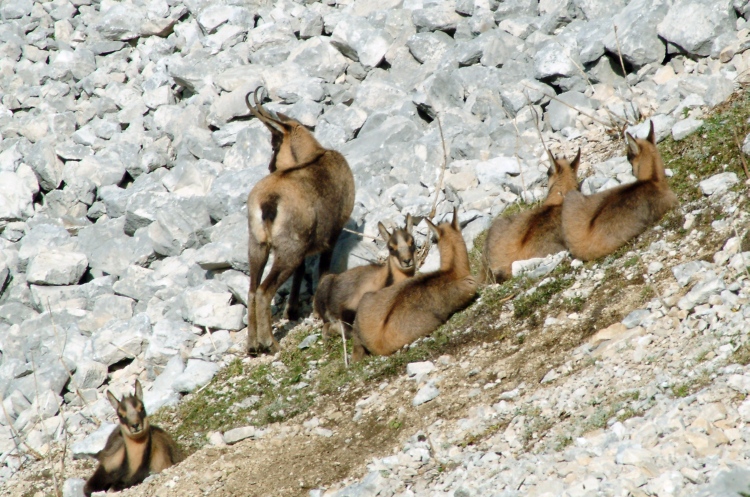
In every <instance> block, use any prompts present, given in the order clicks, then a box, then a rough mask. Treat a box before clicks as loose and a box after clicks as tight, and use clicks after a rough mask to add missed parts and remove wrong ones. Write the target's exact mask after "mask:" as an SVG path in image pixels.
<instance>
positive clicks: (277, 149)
mask: <svg viewBox="0 0 750 497" xmlns="http://www.w3.org/2000/svg"><path fill="white" fill-rule="evenodd" d="M259 92H261V93H262V92H263V88H262V87H258V88H257V89H256V90H255V94H254V96H253V98H254V100H255V106H253V105H251V104H250V99H249V97H250V94H249V93H248V94H247V96H246V97H245V102H246V103H247V106H248V108H249V109H250V112H252V114H253V115H254V116H255V117H257V118H258V119H260V120H261V121H262V122H263V124H265V125H266V127H267V128H268V130H269V131H270V132H271V148H272V149H273V156H272V157H271V162H270V163H269V165H268V169H269V170H270V171H271V172H274V171H276V170H282V171H283V170H284V169H289V168H292V167H295V166H299V165H303V164H306V163H309V162H311V161H313V160H315V159H316V158H317V157H319V156H320V155H321V154H322V153H323V152H324V151H325V150H324V149H323V147H322V146H321V145H320V143H318V141H317V140H316V139H315V137H314V136H313V135H312V133H311V132H310V130H308V129H307V128H306V127H305V126H304V125H303V124H302V123H300V122H299V121H297V120H296V119H292V118H291V117H289V116H287V115H284V114H281V113H275V112H269V111H267V110H266V109H264V108H263V106H262V105H261V104H260V101H259V99H258V93H259Z"/></svg>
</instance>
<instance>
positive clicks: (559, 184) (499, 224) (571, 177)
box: [480, 149, 581, 283]
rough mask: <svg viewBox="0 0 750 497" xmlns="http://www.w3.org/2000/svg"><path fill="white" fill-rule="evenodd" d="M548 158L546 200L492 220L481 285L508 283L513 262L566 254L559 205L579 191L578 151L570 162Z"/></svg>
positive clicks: (486, 240) (550, 155)
mask: <svg viewBox="0 0 750 497" xmlns="http://www.w3.org/2000/svg"><path fill="white" fill-rule="evenodd" d="M548 154H549V159H550V168H549V171H548V172H547V176H548V178H549V181H548V190H547V198H546V200H545V201H544V203H543V204H542V205H541V206H539V207H537V208H534V209H531V210H528V211H525V212H520V213H517V214H514V215H511V216H502V215H501V216H498V217H497V218H495V220H494V221H493V222H492V225H491V226H490V229H489V231H488V232H487V238H486V239H485V242H484V250H483V263H484V264H483V265H484V268H483V270H482V274H481V275H480V280H481V281H482V282H485V283H494V282H501V281H503V280H506V279H509V278H510V277H511V276H512V273H511V266H512V264H513V262H514V261H521V260H526V259H531V258H534V257H545V256H547V255H550V254H554V253H557V252H560V251H561V250H565V241H564V240H563V236H562V204H563V199H564V198H565V194H566V193H568V192H569V191H571V190H576V189H577V188H578V181H577V174H578V166H579V165H580V163H581V150H580V149H579V150H578V154H577V155H576V156H575V158H574V159H573V160H572V161H568V160H567V159H556V158H555V157H553V156H552V154H550V153H549V152H548Z"/></svg>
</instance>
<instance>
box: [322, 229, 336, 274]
mask: <svg viewBox="0 0 750 497" xmlns="http://www.w3.org/2000/svg"><path fill="white" fill-rule="evenodd" d="M333 242H334V244H335V243H336V239H334V240H333ZM331 247H333V245H331ZM332 257H333V249H331V250H326V251H325V252H323V253H321V254H320V259H319V260H318V281H320V280H321V279H323V276H325V275H327V274H328V271H329V270H330V269H331V258H332Z"/></svg>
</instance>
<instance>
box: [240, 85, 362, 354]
mask: <svg viewBox="0 0 750 497" xmlns="http://www.w3.org/2000/svg"><path fill="white" fill-rule="evenodd" d="M258 90H260V89H258ZM258 90H256V91H255V95H254V100H255V107H253V105H251V104H250V100H249V96H250V94H248V95H247V96H246V97H245V101H246V103H247V106H248V107H249V108H250V111H251V112H252V113H253V115H254V116H255V117H257V118H258V119H260V120H261V121H262V122H263V124H265V125H266V127H268V129H269V130H270V131H271V145H272V147H273V156H272V157H271V162H270V163H269V165H268V169H269V171H270V172H271V174H269V175H268V176H266V177H265V178H263V179H262V180H260V181H259V182H258V183H257V184H256V185H255V186H254V187H253V189H252V190H251V191H250V195H248V198H247V217H248V225H249V228H250V236H249V247H248V255H249V262H250V292H249V295H248V298H247V307H248V318H247V352H248V354H254V353H258V352H260V351H262V350H270V351H271V352H277V351H278V350H279V343H278V342H277V341H276V339H275V338H274V336H273V333H272V332H271V299H273V297H274V295H275V294H276V290H278V289H279V287H280V286H281V285H282V284H283V283H284V282H285V281H286V280H287V279H289V277H290V276H292V274H294V278H293V280H292V289H291V292H290V294H289V300H288V301H287V305H286V310H285V312H284V316H285V317H286V318H288V319H290V320H294V319H297V317H298V316H297V312H298V310H297V306H298V300H299V290H300V285H301V284H302V278H303V277H304V275H305V257H307V256H311V255H315V254H320V263H319V266H318V271H319V275H320V276H323V275H325V274H326V273H327V272H328V268H329V267H330V265H331V254H332V252H333V247H334V245H335V244H336V240H337V239H338V237H339V234H340V233H341V230H342V228H343V227H344V224H346V222H347V220H348V219H349V215H350V214H351V212H352V208H353V207H354V176H353V175H352V171H351V169H349V165H348V164H347V163H346V159H344V156H343V155H341V154H340V153H339V152H336V151H335V150H328V149H325V148H323V147H322V146H321V145H320V143H318V141H317V140H316V139H315V137H314V136H313V135H312V133H310V131H309V130H308V129H307V128H305V127H304V126H303V125H302V124H300V123H299V122H298V121H296V120H294V119H292V118H290V117H288V116H285V115H284V114H273V113H270V112H268V111H266V110H265V109H264V108H263V107H262V106H261V104H260V103H259V102H258ZM271 250H273V252H274V258H273V265H272V266H271V270H270V272H269V273H268V275H267V276H266V278H265V279H264V280H263V282H262V283H261V281H260V280H261V277H262V276H263V270H264V268H265V267H266V263H267V262H268V256H269V254H270V252H271Z"/></svg>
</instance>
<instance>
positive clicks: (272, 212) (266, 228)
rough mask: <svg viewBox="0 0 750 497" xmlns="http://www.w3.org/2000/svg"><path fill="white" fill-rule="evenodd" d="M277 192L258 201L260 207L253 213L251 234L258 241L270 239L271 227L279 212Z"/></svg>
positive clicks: (264, 241)
mask: <svg viewBox="0 0 750 497" xmlns="http://www.w3.org/2000/svg"><path fill="white" fill-rule="evenodd" d="M280 199H281V197H279V195H277V194H275V193H274V194H271V195H268V196H267V197H266V198H265V199H264V200H262V201H261V202H260V206H259V207H260V209H259V210H257V211H256V212H255V213H254V216H256V217H255V219H253V221H254V222H251V229H252V230H253V235H254V236H255V239H256V240H257V241H258V243H267V242H269V241H270V240H271V227H272V226H273V223H274V221H275V220H276V216H277V215H278V213H279V200H280Z"/></svg>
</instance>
